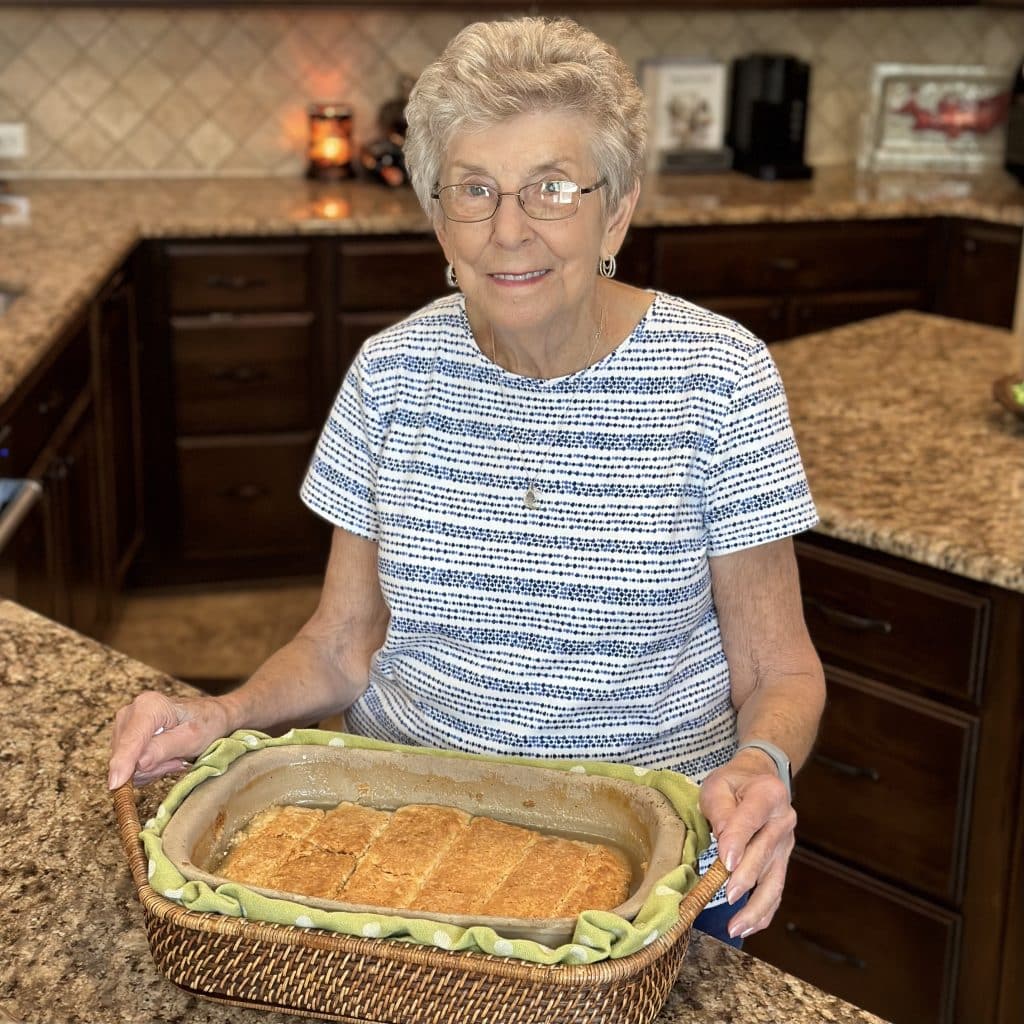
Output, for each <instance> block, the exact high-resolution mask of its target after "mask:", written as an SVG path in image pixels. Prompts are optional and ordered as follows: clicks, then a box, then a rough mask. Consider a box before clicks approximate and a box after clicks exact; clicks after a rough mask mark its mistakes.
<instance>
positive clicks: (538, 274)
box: [490, 270, 550, 285]
mask: <svg viewBox="0 0 1024 1024" xmlns="http://www.w3.org/2000/svg"><path fill="white" fill-rule="evenodd" d="M549 273H550V271H548V270H526V271H524V272H522V273H519V274H513V273H511V272H508V271H506V272H504V273H499V274H491V275H490V277H491V280H492V281H497V282H498V283H499V284H506V285H507V284H512V285H516V284H532V283H533V282H534V281H538V280H540V279H541V278H542V277H546V276H547V275H548V274H549Z"/></svg>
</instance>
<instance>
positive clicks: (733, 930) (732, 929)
mask: <svg viewBox="0 0 1024 1024" xmlns="http://www.w3.org/2000/svg"><path fill="white" fill-rule="evenodd" d="M739 930H740V926H739V925H738V924H730V925H729V938H730V939H735V938H736V936H737V934H738V933H739Z"/></svg>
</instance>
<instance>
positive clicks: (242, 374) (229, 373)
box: [212, 366, 267, 384]
mask: <svg viewBox="0 0 1024 1024" xmlns="http://www.w3.org/2000/svg"><path fill="white" fill-rule="evenodd" d="M212 377H213V379H214V380H224V381H234V383H236V384H253V383H255V382H257V381H263V380H266V379H267V371H266V370H260V369H257V368H256V367H253V366H225V367H223V368H222V369H220V370H216V371H215V372H214V373H213V374H212Z"/></svg>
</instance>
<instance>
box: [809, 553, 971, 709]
mask: <svg viewBox="0 0 1024 1024" xmlns="http://www.w3.org/2000/svg"><path fill="white" fill-rule="evenodd" d="M797 554H798V558H799V563H800V582H801V586H802V588H803V594H804V612H805V615H806V618H807V626H808V628H809V630H810V633H811V638H812V639H813V640H814V644H815V646H816V647H817V649H818V652H819V653H820V654H821V656H822V658H823V660H825V661H826V662H829V663H832V664H835V665H839V666H841V667H843V668H852V669H853V670H854V671H862V672H863V671H866V672H867V673H869V674H873V675H876V676H877V677H878V678H880V679H885V680H888V681H892V682H903V683H909V684H911V685H913V686H918V687H922V688H924V689H927V690H932V691H936V692H938V693H943V694H950V695H953V696H956V697H966V698H969V699H972V700H977V698H978V695H979V690H980V686H981V677H982V671H983V664H982V662H983V651H984V643H985V636H986V632H987V625H988V601H987V600H986V599H985V598H983V597H979V596H976V595H974V594H972V593H970V592H968V591H965V590H960V589H958V588H954V587H951V586H946V585H944V584H941V583H937V582H934V581H933V580H930V579H927V578H924V577H923V576H920V577H919V576H912V575H910V574H908V573H903V572H899V571H897V570H892V569H887V568H884V567H882V566H878V565H874V564H872V563H870V562H866V561H862V560H860V559H854V558H850V557H847V556H845V555H842V554H838V553H836V552H832V551H826V550H824V549H823V548H818V547H812V546H810V545H808V544H798V545H797Z"/></svg>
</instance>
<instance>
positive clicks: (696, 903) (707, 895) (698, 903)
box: [679, 857, 729, 928]
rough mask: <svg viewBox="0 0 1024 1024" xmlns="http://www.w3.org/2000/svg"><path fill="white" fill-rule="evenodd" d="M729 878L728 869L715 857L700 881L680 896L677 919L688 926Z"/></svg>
mask: <svg viewBox="0 0 1024 1024" xmlns="http://www.w3.org/2000/svg"><path fill="white" fill-rule="evenodd" d="M728 878H729V870H728V869H727V868H726V866H725V865H724V864H723V863H722V862H721V861H720V860H718V858H717V857H716V858H715V862H714V863H713V864H712V865H711V867H709V868H708V869H707V871H705V872H704V874H703V875H702V876H701V879H700V881H699V882H698V883H697V884H696V885H695V886H694V887H693V888H692V889H691V890H690V891H689V892H688V893H687V894H686V895H685V896H684V897H683V898H682V900H681V901H680V903H679V920H680V922H682V923H684V924H685V925H686V927H687V928H689V927H690V926H691V925H692V924H693V922H694V921H695V920H696V919H697V915H698V914H699V913H700V912H701V911H702V910H703V909H704V908H705V907H706V906H707V904H708V900H710V899H711V898H712V897H713V896H714V895H715V893H716V892H718V890H719V889H721V888H722V886H723V885H724V884H725V883H726V881H727V880H728Z"/></svg>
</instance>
